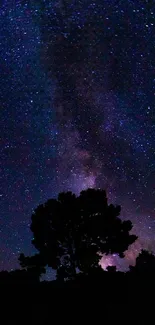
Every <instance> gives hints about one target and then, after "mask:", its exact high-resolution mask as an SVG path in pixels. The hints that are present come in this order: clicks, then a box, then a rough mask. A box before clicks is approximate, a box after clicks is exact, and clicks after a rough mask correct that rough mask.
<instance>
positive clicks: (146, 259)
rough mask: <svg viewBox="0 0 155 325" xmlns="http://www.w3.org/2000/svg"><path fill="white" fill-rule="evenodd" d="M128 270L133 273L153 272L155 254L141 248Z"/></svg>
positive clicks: (154, 269)
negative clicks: (134, 262)
mask: <svg viewBox="0 0 155 325" xmlns="http://www.w3.org/2000/svg"><path fill="white" fill-rule="evenodd" d="M130 271H131V272H135V273H145V272H146V273H154V272H155V256H154V255H153V254H152V253H150V252H148V251H147V250H142V251H141V253H140V254H139V255H138V256H137V258H136V264H135V266H130Z"/></svg>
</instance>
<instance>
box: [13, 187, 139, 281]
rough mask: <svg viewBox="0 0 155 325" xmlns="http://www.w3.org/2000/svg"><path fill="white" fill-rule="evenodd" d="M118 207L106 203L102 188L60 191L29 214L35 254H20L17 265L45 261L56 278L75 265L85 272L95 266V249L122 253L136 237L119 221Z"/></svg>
mask: <svg viewBox="0 0 155 325" xmlns="http://www.w3.org/2000/svg"><path fill="white" fill-rule="evenodd" d="M120 211H121V208H120V206H114V205H112V204H111V205H108V203H107V197H106V192H105V191H103V190H95V189H88V190H86V191H82V192H81V193H80V195H79V197H76V196H75V195H74V194H72V192H67V193H60V194H59V195H58V199H51V200H48V201H47V202H46V203H45V204H41V205H39V206H38V207H37V208H36V210H35V211H34V213H33V214H32V223H31V230H32V232H33V240H32V243H33V245H34V246H35V248H36V249H37V250H38V251H39V254H38V255H37V256H34V257H25V256H24V255H22V257H21V256H20V258H19V259H20V262H21V265H22V266H24V267H28V266H31V265H34V264H36V265H40V266H42V267H45V265H48V266H49V267H52V268H53V269H56V270H57V277H58V279H64V278H74V277H75V275H76V272H77V269H78V270H80V271H82V272H85V273H87V272H88V271H89V270H90V268H93V267H95V268H96V267H97V266H98V262H99V259H100V256H99V254H98V252H100V253H102V254H103V253H105V254H113V253H118V254H119V255H120V257H123V256H124V251H126V250H127V249H128V246H129V245H130V244H132V243H133V242H134V241H135V240H136V239H137V237H136V236H135V235H130V234H129V232H130V230H131V229H132V223H131V221H129V220H128V221H122V220H121V219H120V218H119V217H118V216H119V214H120ZM35 259H36V261H35ZM37 263H38V264H37Z"/></svg>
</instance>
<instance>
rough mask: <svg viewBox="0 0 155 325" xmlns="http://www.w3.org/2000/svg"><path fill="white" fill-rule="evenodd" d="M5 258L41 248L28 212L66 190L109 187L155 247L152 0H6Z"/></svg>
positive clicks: (1, 64) (1, 263)
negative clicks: (34, 238)
mask: <svg viewBox="0 0 155 325" xmlns="http://www.w3.org/2000/svg"><path fill="white" fill-rule="evenodd" d="M0 72H1V78H0V106H1V107H0V130H1V132H0V133H1V141H0V164H1V167H0V171H1V173H0V177H1V181H0V186H1V189H0V201H1V209H0V211H1V212H0V248H1V249H0V269H1V270H2V269H7V270H10V269H14V268H17V267H18V260H17V257H18V255H19V253H20V252H24V253H25V254H32V253H34V248H33V247H32V245H31V237H32V235H31V232H30V230H29V226H30V223H31V219H30V218H31V214H32V211H33V209H34V208H35V207H37V205H38V204H40V203H43V202H45V201H46V200H47V199H49V198H51V197H56V196H57V194H58V193H59V192H60V191H64V190H65V191H67V190H72V191H73V192H75V193H76V194H78V193H79V192H80V191H81V190H82V189H86V188H88V187H92V188H103V189H106V191H107V196H108V199H109V203H114V204H120V205H121V206H122V213H121V217H122V218H123V219H131V220H132V222H133V225H134V228H133V231H134V233H136V234H137V235H138V236H139V239H138V241H137V242H136V243H135V244H134V245H133V246H132V247H131V248H130V249H129V251H128V252H127V253H126V258H125V260H124V261H123V262H122V260H121V261H119V259H118V257H117V256H111V257H107V258H104V257H103V261H102V262H103V266H105V265H107V264H111V265H112V264H113V263H114V262H117V265H118V266H119V267H122V268H123V267H124V266H123V265H126V264H127V263H131V262H133V261H134V258H135V256H136V254H138V252H139V251H140V249H141V248H146V249H149V250H151V251H153V252H155V1H153V0H152V1H151V0H135V1H126V0H124V1H123V0H122V1H121V0H120V1H118V0H117V1H116V0H110V1H109V0H96V1H91V0H83V1H80V0H79V1H75V0H64V1H63V0H52V1H48V0H36V1H31V0H29V1H28V0H16V1H13V0H3V1H2V4H1V7H0Z"/></svg>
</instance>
